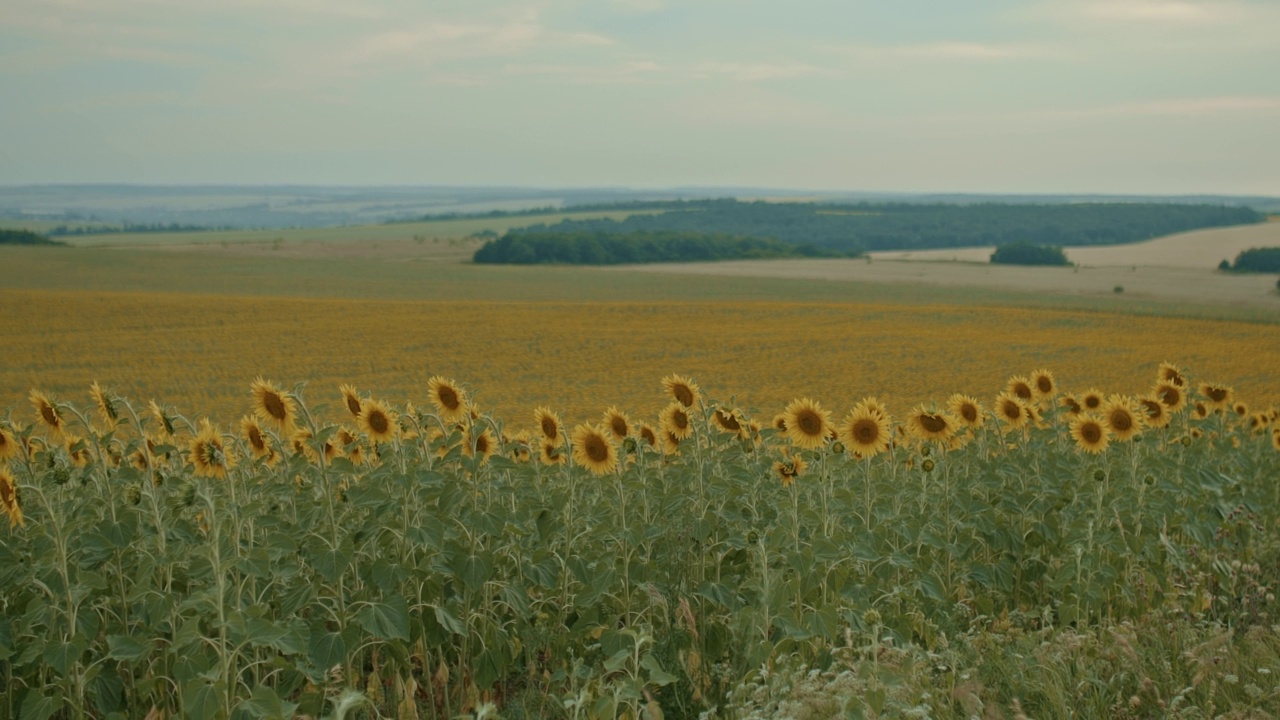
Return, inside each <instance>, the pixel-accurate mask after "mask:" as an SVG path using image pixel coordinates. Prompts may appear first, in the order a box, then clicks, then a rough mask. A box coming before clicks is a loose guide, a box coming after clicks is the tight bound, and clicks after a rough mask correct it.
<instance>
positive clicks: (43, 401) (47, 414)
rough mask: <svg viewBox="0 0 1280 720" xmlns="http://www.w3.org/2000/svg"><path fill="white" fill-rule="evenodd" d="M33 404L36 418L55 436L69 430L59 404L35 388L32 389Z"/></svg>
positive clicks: (59, 435)
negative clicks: (55, 403)
mask: <svg viewBox="0 0 1280 720" xmlns="http://www.w3.org/2000/svg"><path fill="white" fill-rule="evenodd" d="M31 406H32V407H33V408H35V411H36V420H38V421H40V424H41V425H44V426H45V427H46V428H48V429H49V432H51V433H53V437H54V438H61V437H62V434H63V433H65V432H66V430H67V423H66V421H65V420H63V418H62V413H61V412H59V410H58V406H57V405H54V404H53V402H52V401H50V400H49V398H47V397H45V396H44V394H42V393H40V392H37V391H35V390H32V391H31Z"/></svg>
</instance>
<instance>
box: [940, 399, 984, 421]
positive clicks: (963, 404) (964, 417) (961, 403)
mask: <svg viewBox="0 0 1280 720" xmlns="http://www.w3.org/2000/svg"><path fill="white" fill-rule="evenodd" d="M947 409H948V410H950V411H951V414H952V415H954V416H955V418H956V420H958V421H959V422H960V424H962V425H964V426H965V427H968V428H980V427H982V424H983V423H984V422H985V421H986V413H985V411H984V410H983V408H982V405H981V404H979V403H978V401H977V400H976V399H974V398H971V397H969V396H968V395H961V394H960V393H956V394H955V395H952V396H951V397H950V399H948V400H947Z"/></svg>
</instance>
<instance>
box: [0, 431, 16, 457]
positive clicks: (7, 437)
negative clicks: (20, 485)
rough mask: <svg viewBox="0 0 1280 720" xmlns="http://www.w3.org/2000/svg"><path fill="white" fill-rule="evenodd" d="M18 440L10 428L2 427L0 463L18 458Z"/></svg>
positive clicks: (0, 434) (0, 433)
mask: <svg viewBox="0 0 1280 720" xmlns="http://www.w3.org/2000/svg"><path fill="white" fill-rule="evenodd" d="M18 449H19V446H18V440H17V438H15V437H14V436H13V432H12V431H10V430H9V428H7V427H4V426H3V425H0V462H4V461H5V460H9V459H11V458H15V457H17V456H18Z"/></svg>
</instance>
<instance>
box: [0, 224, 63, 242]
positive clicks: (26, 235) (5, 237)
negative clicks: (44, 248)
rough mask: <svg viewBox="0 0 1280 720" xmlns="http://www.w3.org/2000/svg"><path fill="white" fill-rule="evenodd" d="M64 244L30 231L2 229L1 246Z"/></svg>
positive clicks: (0, 235)
mask: <svg viewBox="0 0 1280 720" xmlns="http://www.w3.org/2000/svg"><path fill="white" fill-rule="evenodd" d="M62 244H64V243H60V242H57V241H56V240H50V239H49V238H47V237H45V236H44V235H41V234H40V233H37V232H32V231H30V230H8V229H5V228H0V245H62Z"/></svg>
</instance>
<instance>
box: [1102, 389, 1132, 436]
mask: <svg viewBox="0 0 1280 720" xmlns="http://www.w3.org/2000/svg"><path fill="white" fill-rule="evenodd" d="M1102 420H1103V422H1104V423H1106V426H1107V430H1108V431H1110V432H1111V434H1112V435H1115V438H1116V440H1121V441H1123V440H1129V439H1132V438H1133V437H1134V436H1135V435H1137V434H1139V433H1141V432H1142V413H1141V412H1139V411H1138V409H1137V408H1136V407H1135V403H1134V401H1133V400H1131V399H1130V398H1127V397H1124V396H1122V395H1112V396H1111V399H1110V400H1108V401H1107V404H1106V405H1105V406H1104V407H1103V408H1102Z"/></svg>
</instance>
